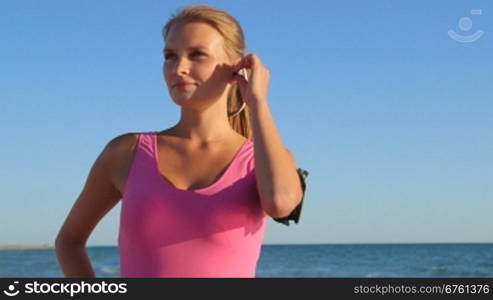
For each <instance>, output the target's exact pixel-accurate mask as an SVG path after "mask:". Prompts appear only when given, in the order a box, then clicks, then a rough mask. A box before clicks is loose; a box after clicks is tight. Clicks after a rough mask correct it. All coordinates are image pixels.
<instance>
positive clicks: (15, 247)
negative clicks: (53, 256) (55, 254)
mask: <svg viewBox="0 0 493 300" xmlns="http://www.w3.org/2000/svg"><path fill="white" fill-rule="evenodd" d="M53 248H55V247H54V246H52V245H48V244H43V245H0V250H27V249H53Z"/></svg>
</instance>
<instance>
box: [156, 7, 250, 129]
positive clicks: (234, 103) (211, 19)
mask: <svg viewBox="0 0 493 300" xmlns="http://www.w3.org/2000/svg"><path fill="white" fill-rule="evenodd" d="M190 22H203V23H206V24H208V25H210V26H212V27H213V28H214V29H216V30H217V31H218V32H219V33H220V34H221V36H222V37H223V40H224V49H225V52H226V55H227V56H228V58H229V59H230V60H231V61H235V60H236V59H239V58H241V57H243V56H244V55H245V49H246V44H245V37H244V35H243V30H242V29H241V26H240V23H239V22H238V21H237V20H236V19H235V18H234V17H233V16H231V15H230V14H228V13H226V12H224V11H222V10H220V9H217V8H215V7H212V6H209V5H190V6H187V7H185V8H183V9H181V10H180V11H178V12H177V13H175V14H173V15H172V16H171V18H170V19H169V20H168V22H166V25H164V27H163V30H162V35H163V38H164V39H166V37H167V35H168V32H169V30H170V28H171V26H172V25H173V24H176V23H190ZM227 101H228V102H227V110H228V116H230V115H233V114H234V113H235V112H237V111H238V110H239V109H240V108H241V106H242V104H243V102H244V101H243V99H242V96H241V93H240V89H239V88H238V84H237V83H236V82H234V83H233V84H232V86H231V89H230V90H229V92H228V100H227ZM229 124H230V125H231V127H232V128H233V129H234V130H235V131H236V132H238V133H239V134H241V135H243V136H244V137H246V138H253V134H252V128H251V124H250V110H249V109H248V106H246V105H245V108H244V109H243V110H242V111H241V112H240V113H239V114H237V115H236V116H231V117H229Z"/></svg>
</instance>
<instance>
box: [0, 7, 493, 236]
mask: <svg viewBox="0 0 493 300" xmlns="http://www.w3.org/2000/svg"><path fill="white" fill-rule="evenodd" d="M195 3H197V2H191V1H108V0H107V1H2V2H1V3H0V12H1V13H0V16H1V17H0V35H1V37H2V38H1V41H2V42H1V47H0V69H1V72H0V112H1V113H0V126H1V128H2V129H3V132H2V134H3V143H2V147H1V148H0V156H1V157H2V160H1V167H0V201H1V202H0V203H1V206H0V219H1V220H2V221H1V226H0V244H42V243H53V240H54V238H55V235H56V233H57V232H58V230H59V228H60V226H61V225H62V223H63V221H64V219H65V217H66V215H67V213H68V212H69V210H70V208H71V207H72V205H73V203H74V201H75V199H76V198H77V196H78V195H79V193H80V191H81V189H82V187H83V184H84V182H85V179H86V177H87V174H88V172H89V169H90V167H91V165H92V163H93V162H94V160H95V158H96V157H97V155H98V154H99V153H100V152H101V150H102V149H103V147H104V145H106V143H107V142H108V141H109V140H110V139H112V138H113V137H115V136H117V135H120V134H122V133H125V132H137V131H152V130H162V129H165V128H168V127H170V126H172V125H174V124H175V123H176V122H177V120H178V117H179V107H178V106H176V105H175V104H174V103H173V101H172V100H171V98H170V97H169V95H168V93H167V89H166V86H165V83H164V80H163V77H162V74H161V64H162V59H163V58H162V54H161V49H162V47H163V41H162V39H161V35H160V31H161V28H162V26H163V25H164V23H165V22H166V20H167V19H168V17H169V16H170V14H171V13H172V12H174V11H175V10H176V9H177V8H179V7H183V6H185V5H187V4H195ZM202 3H206V4H211V5H214V6H217V7H218V8H221V9H224V10H226V11H227V12H229V13H231V14H232V15H233V16H235V17H236V18H237V19H238V20H239V21H240V23H241V25H242V27H243V30H244V32H245V35H246V39H247V44H248V49H249V51H250V52H254V53H256V54H257V55H259V57H260V58H261V59H262V60H263V62H264V64H265V65H266V66H267V67H268V68H269V69H270V71H271V77H272V78H271V85H270V97H269V103H270V106H271V109H272V112H273V114H274V118H275V120H276V124H277V126H278V128H279V130H280V132H281V136H282V138H283V142H284V143H285V145H286V146H287V147H288V148H289V149H290V150H291V151H292V152H293V154H294V155H295V156H296V159H297V161H298V165H299V166H300V167H302V168H305V169H307V170H308V171H309V172H310V176H309V178H308V182H307V183H308V190H307V194H306V196H305V203H304V206H303V212H302V216H301V220H300V223H299V224H297V225H291V226H289V227H286V226H284V225H282V224H278V223H275V222H273V221H272V220H271V221H269V224H268V229H267V233H266V238H265V242H264V243H266V244H274V243H398V242H405V243H407V242H493V218H491V214H492V212H493V187H492V186H493V185H492V181H493V171H492V166H493V141H492V134H491V131H492V128H493V113H492V111H493V97H492V94H493V83H492V78H493V76H492V75H493V57H492V53H493V40H492V36H493V18H492V17H491V16H492V14H493V2H491V1H467V2H466V1H454V2H452V1H445V0H443V1H371V2H369V1H362V0H361V1H338V2H335V1H304V2H302V3H300V2H299V1H248V2H247V1H242V2H239V1H203V2H202ZM471 9H481V12H482V14H481V15H477V14H476V15H473V14H471ZM461 18H469V20H470V21H472V28H471V29H469V30H468V31H466V30H462V29H461V28H460V26H459V25H460V24H459V20H460V19H461ZM463 20H464V19H463ZM461 24H462V25H464V24H465V23H461ZM463 27H464V26H463ZM450 29H452V30H454V31H456V32H457V33H461V34H462V35H472V34H473V33H474V32H476V31H477V30H482V31H483V32H484V34H483V36H481V37H480V38H479V39H477V40H476V41H474V42H469V43H461V42H458V41H456V40H453V39H452V38H451V37H450V36H449V35H448V34H447V31H448V30H450ZM119 212H120V205H118V206H116V207H115V208H114V209H113V210H112V211H111V212H110V213H109V214H108V215H106V216H105V217H104V219H103V220H102V221H101V222H100V223H99V224H98V226H97V227H96V229H95V230H94V232H93V233H92V235H91V237H90V239H89V241H88V245H116V243H117V232H118V217H119Z"/></svg>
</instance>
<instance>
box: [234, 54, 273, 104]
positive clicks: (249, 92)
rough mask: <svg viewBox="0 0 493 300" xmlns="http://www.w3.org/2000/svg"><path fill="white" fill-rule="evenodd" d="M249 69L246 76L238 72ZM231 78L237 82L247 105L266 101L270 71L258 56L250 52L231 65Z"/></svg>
mask: <svg viewBox="0 0 493 300" xmlns="http://www.w3.org/2000/svg"><path fill="white" fill-rule="evenodd" d="M243 68H245V69H247V70H248V69H249V70H250V72H248V71H247V74H248V76H247V78H248V81H247V80H245V78H244V77H243V76H242V75H240V74H239V73H238V71H240V70H241V69H243ZM233 72H234V73H233V75H232V76H233V80H234V81H236V82H237V83H238V86H239V89H240V92H241V95H242V96H243V101H245V103H246V105H248V107H252V106H254V105H257V104H260V103H263V102H267V99H268V90H269V80H270V73H269V70H268V69H267V68H266V67H265V66H264V64H263V63H262V61H261V60H260V58H259V57H258V56H257V55H255V54H253V53H251V54H248V55H246V56H245V57H243V59H242V60H240V61H239V62H238V63H237V64H235V65H233Z"/></svg>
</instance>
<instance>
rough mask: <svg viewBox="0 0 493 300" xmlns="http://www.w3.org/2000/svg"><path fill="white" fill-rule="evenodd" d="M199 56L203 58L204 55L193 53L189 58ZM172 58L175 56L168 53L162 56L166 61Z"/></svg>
mask: <svg viewBox="0 0 493 300" xmlns="http://www.w3.org/2000/svg"><path fill="white" fill-rule="evenodd" d="M199 56H205V53H202V52H193V53H192V54H191V57H199ZM173 57H175V54H171V53H168V54H165V55H164V59H165V60H168V59H170V58H173Z"/></svg>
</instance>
